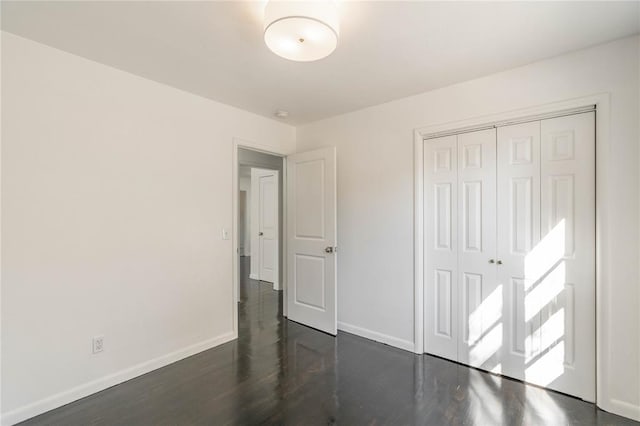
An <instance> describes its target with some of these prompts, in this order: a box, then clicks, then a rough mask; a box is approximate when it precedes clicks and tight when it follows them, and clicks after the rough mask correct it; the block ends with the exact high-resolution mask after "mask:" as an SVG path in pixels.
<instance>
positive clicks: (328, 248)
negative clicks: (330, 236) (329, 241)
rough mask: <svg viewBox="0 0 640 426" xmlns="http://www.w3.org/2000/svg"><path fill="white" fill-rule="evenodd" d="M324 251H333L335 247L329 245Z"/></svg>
mask: <svg viewBox="0 0 640 426" xmlns="http://www.w3.org/2000/svg"><path fill="white" fill-rule="evenodd" d="M324 251H325V252H326V253H333V247H331V246H329V247H325V249H324Z"/></svg>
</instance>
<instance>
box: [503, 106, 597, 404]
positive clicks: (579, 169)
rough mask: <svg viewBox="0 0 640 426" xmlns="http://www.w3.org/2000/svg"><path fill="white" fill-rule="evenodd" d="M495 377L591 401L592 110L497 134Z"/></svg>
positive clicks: (593, 252) (593, 270)
mask: <svg viewBox="0 0 640 426" xmlns="http://www.w3.org/2000/svg"><path fill="white" fill-rule="evenodd" d="M497 187H498V253H497V258H498V259H499V260H501V261H502V264H500V265H498V266H497V274H498V285H499V286H501V287H502V289H503V290H502V291H503V292H504V309H503V318H502V321H503V323H504V334H503V341H504V343H503V350H502V363H501V365H500V366H499V368H498V366H496V368H495V371H497V372H501V373H502V374H505V375H507V376H511V377H514V378H517V379H521V380H525V381H527V382H529V383H534V384H537V385H541V386H544V387H547V388H550V389H554V390H558V391H560V392H564V393H568V394H571V395H575V396H578V397H580V398H583V399H585V400H588V401H594V400H595V368H596V367H595V113H593V112H592V113H583V114H576V115H571V116H566V117H558V118H553V119H548V120H542V121H539V122H532V123H526V124H519V125H514V126H508V127H503V128H499V129H498V186H497Z"/></svg>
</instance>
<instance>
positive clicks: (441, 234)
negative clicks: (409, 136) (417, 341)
mask: <svg viewBox="0 0 640 426" xmlns="http://www.w3.org/2000/svg"><path fill="white" fill-rule="evenodd" d="M424 153H425V157H424V161H425V163H424V164H425V183H424V189H425V198H424V202H425V210H424V211H425V233H426V235H425V236H426V239H425V241H426V242H427V243H426V246H425V285H426V288H425V299H426V300H425V302H426V318H425V339H426V347H427V352H429V353H431V354H434V355H438V356H442V357H446V358H448V359H452V360H455V361H460V362H464V363H468V364H471V365H476V366H481V365H482V364H483V362H485V361H486V359H485V354H486V346H487V335H488V334H487V331H489V329H488V327H489V326H491V325H492V324H493V322H494V318H495V317H496V316H499V315H500V309H501V306H502V304H501V301H499V300H497V301H496V300H493V299H487V298H488V297H495V294H494V293H495V291H494V290H495V286H496V276H495V274H496V270H495V253H496V223H495V218H496V215H495V208H496V188H495V186H496V132H495V129H489V130H481V131H477V132H471V133H466V134H462V135H457V136H456V135H454V136H446V137H442V138H437V139H432V140H429V141H426V142H425V150H424ZM491 337H493V336H492V335H491V336H490V338H491ZM489 346H491V345H489Z"/></svg>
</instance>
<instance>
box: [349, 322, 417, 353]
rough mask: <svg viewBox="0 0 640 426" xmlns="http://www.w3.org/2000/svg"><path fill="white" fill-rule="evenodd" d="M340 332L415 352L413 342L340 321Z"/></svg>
mask: <svg viewBox="0 0 640 426" xmlns="http://www.w3.org/2000/svg"><path fill="white" fill-rule="evenodd" d="M338 330H341V331H346V332H347V333H351V334H355V335H356V336H360V337H364V338H365V339H370V340H375V341H376V342H380V343H384V344H387V345H389V346H393V347H396V348H399V349H404V350H405V351H410V352H413V349H414V344H413V342H411V341H409V340H403V339H398V338H397V337H393V336H389V335H386V334H382V333H378V332H377V331H372V330H368V329H366V328H362V327H358V326H355V325H351V324H347V323H344V322H340V321H338Z"/></svg>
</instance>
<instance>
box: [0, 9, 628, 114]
mask: <svg viewBox="0 0 640 426" xmlns="http://www.w3.org/2000/svg"><path fill="white" fill-rule="evenodd" d="M639 4H640V3H638V2H611V1H609V2H581V1H570V2H392V1H389V2H355V1H354V2H351V1H344V0H343V1H341V2H340V3H339V7H340V10H341V23H340V25H341V28H340V40H339V44H338V48H337V49H336V51H335V52H334V53H333V54H332V55H331V56H329V57H328V58H325V59H323V60H320V61H317V62H311V63H296V62H291V61H288V60H286V59H282V58H279V57H277V56H275V55H274V54H273V53H271V52H270V51H269V50H268V49H267V48H266V46H265V45H264V42H263V40H262V22H261V14H262V9H263V7H264V2H262V1H261V2H240V1H234V2H202V1H200V2H187V1H160V2H149V1H129V2H114V1H105V2H89V1H70V2H58V1H45V2H35V1H17V2H13V1H3V2H2V28H3V30H6V31H9V32H11V33H14V34H17V35H20V36H23V37H26V38H29V39H33V40H36V41H38V42H41V43H44V44H47V45H50V46H53V47H56V48H59V49H62V50H66V51H68V52H71V53H74V54H77V55H80V56H83V57H86V58H89V59H92V60H95V61H98V62H101V63H104V64H107V65H110V66H113V67H116V68H119V69H122V70H125V71H129V72H131V73H134V74H137V75H140V76H143V77H146V78H149V79H152V80H156V81H159V82H162V83H165V84H168V85H171V86H174V87H177V88H180V89H183V90H186V91H188V92H192V93H195V94H198V95H201V96H204V97H207V98H210V99H214V100H217V101H220V102H223V103H226V104H229V105H233V106H236V107H239V108H242V109H245V110H248V111H252V112H255V113H257V114H261V115H265V116H268V117H273V113H274V111H275V110H276V109H285V110H287V111H289V112H290V116H289V119H288V120H287V122H288V123H291V124H300V123H305V122H309V121H313V120H317V119H321V118H325V117H329V116H332V115H336V114H341V113H344V112H348V111H353V110H356V109H359V108H363V107H367V106H371V105H376V104H379V103H383V102H387V101H390V100H393V99H397V98H401V97H405V96H408V95H413V94H417V93H421V92H424V91H427V90H431V89H434V88H438V87H443V86H446V85H449V84H453V83H456V82H460V81H465V80H469V79H472V78H476V77H480V76H483V75H487V74H491V73H494V72H497V71H501V70H505V69H509V68H513V67H517V66H520V65H524V64H527V63H530V62H534V61H537V60H540V59H543V58H547V57H551V56H555V55H559V54H562V53H565V52H569V51H572V50H577V49H581V48H584V47H587V46H591V45H594V44H599V43H603V42H606V41H609V40H613V39H616V38H621V37H625V36H628V35H632V34H635V33H637V32H638V31H639V30H640V23H639V21H640V19H639V17H640V12H639Z"/></svg>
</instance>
